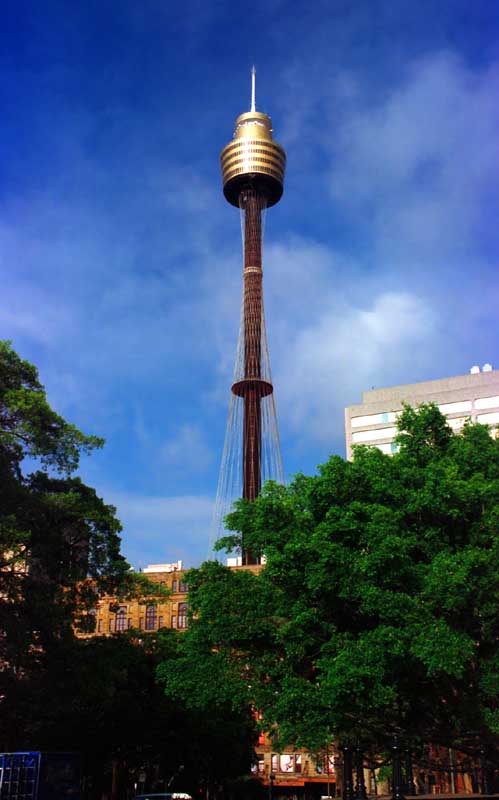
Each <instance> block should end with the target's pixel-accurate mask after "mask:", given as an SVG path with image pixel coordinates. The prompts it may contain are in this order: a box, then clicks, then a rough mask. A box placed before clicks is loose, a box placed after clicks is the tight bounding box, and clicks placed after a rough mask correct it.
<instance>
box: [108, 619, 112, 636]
mask: <svg viewBox="0 0 499 800" xmlns="http://www.w3.org/2000/svg"><path fill="white" fill-rule="evenodd" d="M108 627H109V633H112V632H113V620H112V619H110V620H109V623H108Z"/></svg>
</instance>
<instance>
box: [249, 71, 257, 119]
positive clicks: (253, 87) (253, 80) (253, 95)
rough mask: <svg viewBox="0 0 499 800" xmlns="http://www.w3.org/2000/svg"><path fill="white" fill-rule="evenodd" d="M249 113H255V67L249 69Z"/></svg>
mask: <svg viewBox="0 0 499 800" xmlns="http://www.w3.org/2000/svg"><path fill="white" fill-rule="evenodd" d="M250 111H251V112H253V113H254V112H255V111H256V69H255V65H254V64H253V66H252V67H251V108H250Z"/></svg>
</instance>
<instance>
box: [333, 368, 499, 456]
mask: <svg viewBox="0 0 499 800" xmlns="http://www.w3.org/2000/svg"><path fill="white" fill-rule="evenodd" d="M430 402H434V403H436V404H437V405H438V407H439V409H440V410H441V411H442V413H444V414H445V416H446V417H447V420H448V422H449V425H451V427H452V428H453V429H454V430H459V429H460V428H462V427H463V425H464V423H465V421H466V420H467V419H468V418H471V420H472V421H473V422H481V423H483V424H485V425H490V426H491V427H492V428H493V429H495V430H499V370H494V369H492V366H491V365H490V364H484V366H483V367H482V369H481V370H480V368H479V367H472V368H471V370H470V372H469V374H468V375H456V376H455V377H453V378H439V379H438V380H434V381H424V382H422V383H408V384H405V385H402V386H392V387H389V388H386V389H370V390H369V391H366V392H362V403H360V404H358V405H354V406H348V407H347V408H346V409H345V434H346V451H347V458H349V459H350V458H351V457H352V445H354V444H368V445H373V446H375V447H378V448H379V449H380V450H381V451H382V452H383V453H394V452H396V449H397V446H396V444H395V442H394V441H393V440H394V438H395V436H396V434H397V417H398V415H399V414H400V412H401V410H402V403H407V404H408V405H410V406H414V407H417V406H418V405H420V404H421V403H430Z"/></svg>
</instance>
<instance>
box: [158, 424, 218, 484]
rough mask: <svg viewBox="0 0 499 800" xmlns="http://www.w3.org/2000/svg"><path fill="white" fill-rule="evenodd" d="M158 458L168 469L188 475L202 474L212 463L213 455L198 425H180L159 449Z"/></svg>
mask: <svg viewBox="0 0 499 800" xmlns="http://www.w3.org/2000/svg"><path fill="white" fill-rule="evenodd" d="M160 458H161V459H162V460H163V461H164V463H165V464H167V465H169V466H170V467H175V468H176V469H177V470H178V469H180V470H182V471H184V472H185V471H188V472H190V473H195V472H203V471H204V470H206V469H207V467H209V466H210V465H211V464H212V463H213V453H212V451H211V449H210V447H209V446H208V444H207V442H206V438H205V434H204V432H203V430H202V428H200V427H199V425H196V424H193V423H186V424H184V425H180V426H179V428H178V429H177V431H176V433H175V435H174V436H172V437H171V438H170V439H168V440H167V441H166V442H165V443H164V444H163V445H162V447H161V451H160Z"/></svg>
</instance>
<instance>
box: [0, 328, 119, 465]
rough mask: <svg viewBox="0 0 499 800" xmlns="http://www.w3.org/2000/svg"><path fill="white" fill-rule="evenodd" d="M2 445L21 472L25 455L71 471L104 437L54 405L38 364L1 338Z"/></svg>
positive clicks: (0, 432) (0, 401)
mask: <svg viewBox="0 0 499 800" xmlns="http://www.w3.org/2000/svg"><path fill="white" fill-rule="evenodd" d="M0 444H1V449H2V455H3V456H4V458H5V459H6V460H7V461H8V462H10V466H11V469H12V470H14V471H15V472H16V474H19V472H20V470H21V464H22V461H23V459H25V458H32V459H33V458H34V459H39V460H40V461H41V464H42V465H43V466H44V467H53V468H55V469H56V470H57V471H58V472H64V473H67V474H69V473H71V472H73V471H74V470H75V469H76V468H77V467H78V463H79V459H80V454H81V453H89V452H91V451H92V450H93V449H95V448H96V447H102V446H103V444H104V440H103V439H100V438H99V437H97V436H85V435H84V434H83V433H81V431H79V430H78V429H77V428H76V427H75V426H74V425H70V424H69V423H68V422H66V421H65V420H64V419H63V418H62V417H60V416H59V415H58V414H56V412H55V411H54V410H53V409H52V408H51V407H50V405H49V404H48V402H47V398H46V395H45V389H44V387H43V386H42V384H41V383H40V381H39V378H38V371H37V369H36V367H34V366H33V365H32V364H30V363H29V362H28V361H23V360H22V359H21V358H20V357H19V356H18V355H17V353H16V352H15V351H14V350H13V349H12V347H11V346H10V343H9V342H2V341H0Z"/></svg>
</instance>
